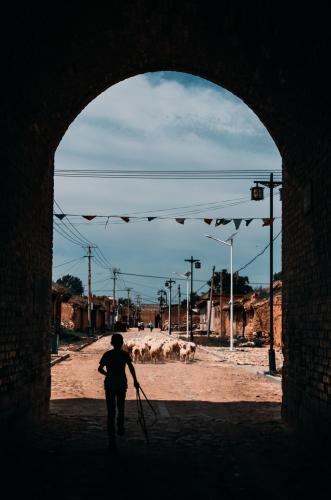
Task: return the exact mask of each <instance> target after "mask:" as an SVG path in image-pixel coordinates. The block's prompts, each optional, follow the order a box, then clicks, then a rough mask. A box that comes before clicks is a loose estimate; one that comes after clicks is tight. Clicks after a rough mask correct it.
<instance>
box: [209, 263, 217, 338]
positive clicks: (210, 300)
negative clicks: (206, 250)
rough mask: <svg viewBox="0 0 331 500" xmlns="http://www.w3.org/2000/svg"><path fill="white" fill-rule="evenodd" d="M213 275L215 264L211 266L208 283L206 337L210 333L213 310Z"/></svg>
mask: <svg viewBox="0 0 331 500" xmlns="http://www.w3.org/2000/svg"><path fill="white" fill-rule="evenodd" d="M214 275H215V266H213V273H212V277H211V284H210V294H209V314H208V328H207V337H209V335H210V324H211V313H212V310H213V289H214Z"/></svg>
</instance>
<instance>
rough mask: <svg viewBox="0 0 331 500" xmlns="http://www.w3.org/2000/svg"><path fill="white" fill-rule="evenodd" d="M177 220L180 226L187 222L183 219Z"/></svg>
mask: <svg viewBox="0 0 331 500" xmlns="http://www.w3.org/2000/svg"><path fill="white" fill-rule="evenodd" d="M175 220H176V222H178V224H184V222H185V219H182V218H180V219H175Z"/></svg>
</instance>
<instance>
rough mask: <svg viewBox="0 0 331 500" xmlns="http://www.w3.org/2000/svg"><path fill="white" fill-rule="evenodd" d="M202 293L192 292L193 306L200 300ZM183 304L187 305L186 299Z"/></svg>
mask: <svg viewBox="0 0 331 500" xmlns="http://www.w3.org/2000/svg"><path fill="white" fill-rule="evenodd" d="M200 298H201V297H200V295H199V294H197V293H196V292H193V293H192V307H195V304H196V303H197V301H198V300H200ZM189 300H190V295H189ZM181 305H182V306H186V299H184V300H182V302H181Z"/></svg>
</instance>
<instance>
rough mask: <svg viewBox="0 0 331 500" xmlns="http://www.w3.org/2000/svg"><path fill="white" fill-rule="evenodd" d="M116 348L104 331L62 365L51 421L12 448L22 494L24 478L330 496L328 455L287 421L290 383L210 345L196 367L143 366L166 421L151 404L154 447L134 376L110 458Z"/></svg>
mask: <svg viewBox="0 0 331 500" xmlns="http://www.w3.org/2000/svg"><path fill="white" fill-rule="evenodd" d="M132 335H135V334H130V333H128V334H126V336H127V337H130V336H132ZM108 347H109V337H104V338H102V339H100V340H98V341H97V342H95V343H93V344H91V345H90V346H88V347H86V348H85V349H84V350H82V351H79V352H73V353H71V355H70V359H69V360H67V361H63V362H62V363H59V364H57V365H55V366H54V367H53V368H52V400H51V414H50V418H49V419H48V420H47V421H46V422H45V423H44V424H43V425H42V426H40V428H39V429H36V430H35V432H34V433H30V434H29V436H27V437H26V440H25V441H24V443H23V442H20V444H19V446H18V448H16V449H11V450H10V452H8V453H7V465H8V466H9V469H8V473H7V477H8V478H9V477H11V476H10V474H11V473H12V472H13V471H15V473H16V471H20V477H21V481H19V482H15V481H12V482H11V483H10V484H11V488H12V494H11V496H12V497H14V498H16V496H15V493H16V492H18V489H19V488H20V487H21V486H22V484H24V492H25V496H29V497H30V498H33V499H45V498H47V499H48V498H61V499H106V498H112V497H117V496H120V497H121V498H132V497H133V496H138V495H139V496H142V497H144V498H162V499H163V498H169V497H172V498H180V499H183V498H185V499H186V498H190V499H208V500H209V499H210V500H214V499H219V498H235V499H236V498H245V499H247V498H254V499H257V498H266V496H267V498H268V500H269V499H276V498H277V499H278V498H279V497H280V496H281V497H282V498H284V499H285V498H293V495H297V494H300V495H303V494H304V493H306V494H307V493H308V494H309V492H310V491H311V494H313V493H314V497H315V498H324V497H323V496H322V494H321V496H319V493H318V492H316V483H317V479H318V484H319V485H322V483H323V481H324V480H325V482H327V477H328V475H327V463H328V462H327V461H326V462H324V461H320V462H319V463H318V464H316V463H315V455H316V454H313V453H312V452H311V451H308V449H307V447H306V443H303V442H302V441H300V440H298V439H297V438H296V437H295V436H294V435H292V434H291V433H290V431H289V430H287V429H286V428H285V427H284V426H283V424H282V423H281V418H280V401H281V385H280V384H279V383H277V382H274V381H271V380H269V379H267V378H264V377H261V376H257V375H256V374H254V372H253V371H252V370H246V369H245V368H243V367H237V366H234V365H231V364H227V363H224V362H223V361H221V360H219V359H218V358H217V357H215V356H213V355H210V354H207V353H206V352H205V351H202V350H200V349H199V350H198V351H197V354H196V359H195V361H194V362H193V363H190V364H185V363H180V362H167V363H160V364H156V365H152V364H150V363H147V364H136V365H135V367H136V371H137V376H138V379H139V381H140V383H141V385H142V387H143V389H144V391H145V392H146V394H147V395H148V397H149V399H150V400H151V402H152V404H153V406H154V407H155V409H156V411H157V419H156V421H155V419H154V417H153V415H152V414H151V412H150V411H149V410H148V408H147V407H146V409H145V410H146V419H147V424H148V428H149V436H150V444H149V445H147V444H146V442H145V440H144V436H143V435H142V432H141V429H140V427H139V425H138V423H137V413H136V401H135V392H134V390H133V386H132V381H131V380H130V379H129V390H128V398H127V404H126V429H127V432H126V434H125V436H121V437H118V453H117V454H116V455H113V454H112V455H110V454H109V452H108V450H107V438H106V407H105V401H104V393H103V377H102V375H100V374H99V373H98V372H97V367H98V362H99V359H100V357H101V355H102V353H103V352H104V351H105V350H106V349H108ZM129 377H130V375H128V378H129ZM319 458H320V457H319ZM323 468H325V471H324V469H323ZM302 471H307V472H309V473H307V474H302ZM118 488H120V489H121V493H120V494H119V493H118ZM17 497H18V496H17ZM325 498H327V496H326V497H325Z"/></svg>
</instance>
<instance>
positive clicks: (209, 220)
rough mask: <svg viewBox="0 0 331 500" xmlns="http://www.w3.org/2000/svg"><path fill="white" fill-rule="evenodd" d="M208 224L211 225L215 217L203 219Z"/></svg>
mask: <svg viewBox="0 0 331 500" xmlns="http://www.w3.org/2000/svg"><path fill="white" fill-rule="evenodd" d="M203 220H204V222H205V223H206V224H208V225H209V226H210V224H211V223H212V222H213V219H203Z"/></svg>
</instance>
